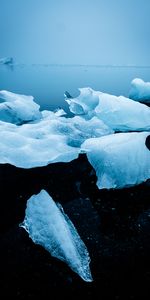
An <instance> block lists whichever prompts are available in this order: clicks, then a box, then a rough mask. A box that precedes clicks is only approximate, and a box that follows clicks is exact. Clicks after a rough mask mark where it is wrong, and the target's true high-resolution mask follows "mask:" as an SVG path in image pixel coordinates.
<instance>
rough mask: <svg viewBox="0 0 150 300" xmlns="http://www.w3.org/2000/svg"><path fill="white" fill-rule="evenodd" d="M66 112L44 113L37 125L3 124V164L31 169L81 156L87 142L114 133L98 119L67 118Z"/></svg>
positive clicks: (0, 159)
mask: <svg viewBox="0 0 150 300" xmlns="http://www.w3.org/2000/svg"><path fill="white" fill-rule="evenodd" d="M61 115H64V111H63V110H59V111H57V112H55V113H54V112H51V111H43V112H41V119H39V120H37V121H36V122H32V123H28V124H23V125H21V126H17V125H15V124H11V123H6V122H2V121H0V163H9V164H12V165H15V166H17V167H22V168H32V167H38V166H45V165H47V164H50V163H54V162H69V161H71V160H73V159H75V158H77V157H78V155H79V152H80V148H79V147H80V145H81V144H82V143H83V142H84V141H85V139H87V138H90V137H99V136H103V135H106V134H110V133H112V132H113V131H112V130H111V129H109V128H108V126H106V125H105V124H104V123H103V122H102V121H101V120H99V119H98V118H96V117H93V118H92V119H90V120H89V121H88V120H84V119H83V118H81V117H79V116H75V117H74V118H65V117H63V116H61Z"/></svg>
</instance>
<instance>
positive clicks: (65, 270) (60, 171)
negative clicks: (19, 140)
mask: <svg viewBox="0 0 150 300" xmlns="http://www.w3.org/2000/svg"><path fill="white" fill-rule="evenodd" d="M41 189H45V190H46V191H47V192H48V193H49V194H50V195H51V196H52V198H53V199H54V200H55V201H58V202H60V203H61V204H62V206H63V208H64V210H65V212H66V213H67V214H68V216H69V218H70V219H71V220H72V222H73V223H74V225H75V227H76V229H77V230H78V232H79V234H80V236H81V238H82V239H83V241H84V242H85V244H86V246H87V248H88V250H89V253H90V257H91V264H90V266H91V271H92V275H93V279H94V280H93V282H92V283H86V282H84V281H83V280H82V279H80V278H79V276H78V275H76V274H75V273H73V272H72V271H71V270H70V268H69V267H68V266H67V265H66V264H64V263H63V262H61V261H59V260H57V259H55V258H52V257H51V256H50V254H49V253H48V252H47V251H46V250H44V249H43V248H42V247H40V246H38V245H35V244H34V243H33V242H32V240H31V239H30V238H29V237H28V234H27V233H26V232H25V230H24V229H23V228H20V227H19V224H20V223H21V222H22V221H23V219H24V213H25V207H26V201H27V200H28V199H29V198H30V197H31V196H32V195H33V194H37V193H39V192H40V190H41ZM0 195H1V197H0V198H1V202H0V220H1V226H0V232H1V233H0V248H1V255H0V260H1V261H0V285H1V289H0V295H1V299H6V298H8V299H9V298H10V297H11V298H12V297H15V299H34V298H39V299H58V298H60V297H61V298H62V299H65V298H66V297H69V298H70V299H77V298H79V297H83V298H84V299H86V298H88V299H98V298H99V299H105V298H108V297H109V298H110V299H123V298H124V297H125V299H136V298H138V297H140V298H141V297H142V298H144V299H145V298H146V297H147V294H149V290H150V181H147V182H146V183H143V184H141V185H139V186H136V187H132V188H126V189H121V190H109V191H108V190H101V191H100V190H98V188H97V187H96V176H95V172H94V170H93V169H92V167H91V166H90V164H89V163H88V161H87V159H86V156H85V155H80V156H79V158H78V159H76V160H74V161H72V162H70V163H57V164H51V165H49V166H47V167H41V168H33V169H28V170H26V169H19V168H16V167H14V166H11V165H7V164H4V165H2V164H1V166H0ZM52 295H53V296H52Z"/></svg>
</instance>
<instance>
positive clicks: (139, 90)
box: [129, 78, 150, 104]
mask: <svg viewBox="0 0 150 300" xmlns="http://www.w3.org/2000/svg"><path fill="white" fill-rule="evenodd" d="M129 97H130V98H131V99H133V100H135V101H140V102H144V103H149V104H150V82H144V81H143V80H142V79H140V78H135V79H133V80H132V82H131V89H130V92H129Z"/></svg>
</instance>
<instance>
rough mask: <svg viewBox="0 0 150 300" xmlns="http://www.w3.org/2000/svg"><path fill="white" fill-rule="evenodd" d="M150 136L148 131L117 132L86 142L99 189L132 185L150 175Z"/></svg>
mask: <svg viewBox="0 0 150 300" xmlns="http://www.w3.org/2000/svg"><path fill="white" fill-rule="evenodd" d="M149 137H150V133H148V132H131V133H116V134H112V135H109V136H104V137H101V138H93V139H88V140H86V141H85V142H84V143H83V144H82V147H81V149H82V152H85V153H86V154H87V158H88V160H89V162H90V164H91V165H92V166H93V168H94V169H95V171H96V175H97V186H98V188H99V189H112V188H124V187H130V186H133V185H137V184H140V183H142V182H144V181H146V180H147V179H149V178H150V151H149V149H148V146H147V145H148V142H149ZM146 140H147V143H146ZM146 144H147V145H146Z"/></svg>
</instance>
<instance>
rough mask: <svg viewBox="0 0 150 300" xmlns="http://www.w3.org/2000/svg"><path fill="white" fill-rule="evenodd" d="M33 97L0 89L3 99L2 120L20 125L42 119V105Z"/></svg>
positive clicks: (0, 113) (0, 95) (0, 115)
mask: <svg viewBox="0 0 150 300" xmlns="http://www.w3.org/2000/svg"><path fill="white" fill-rule="evenodd" d="M33 99H34V98H33V97H32V96H25V95H20V94H15V93H11V92H8V91H0V100H3V102H2V103H0V120H1V121H5V122H10V123H13V124H18V125H19V124H22V123H23V122H30V121H34V120H38V119H40V118H41V112H40V111H39V108H40V107H39V105H38V104H36V103H35V102H34V101H33ZM0 102H1V101H0Z"/></svg>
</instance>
